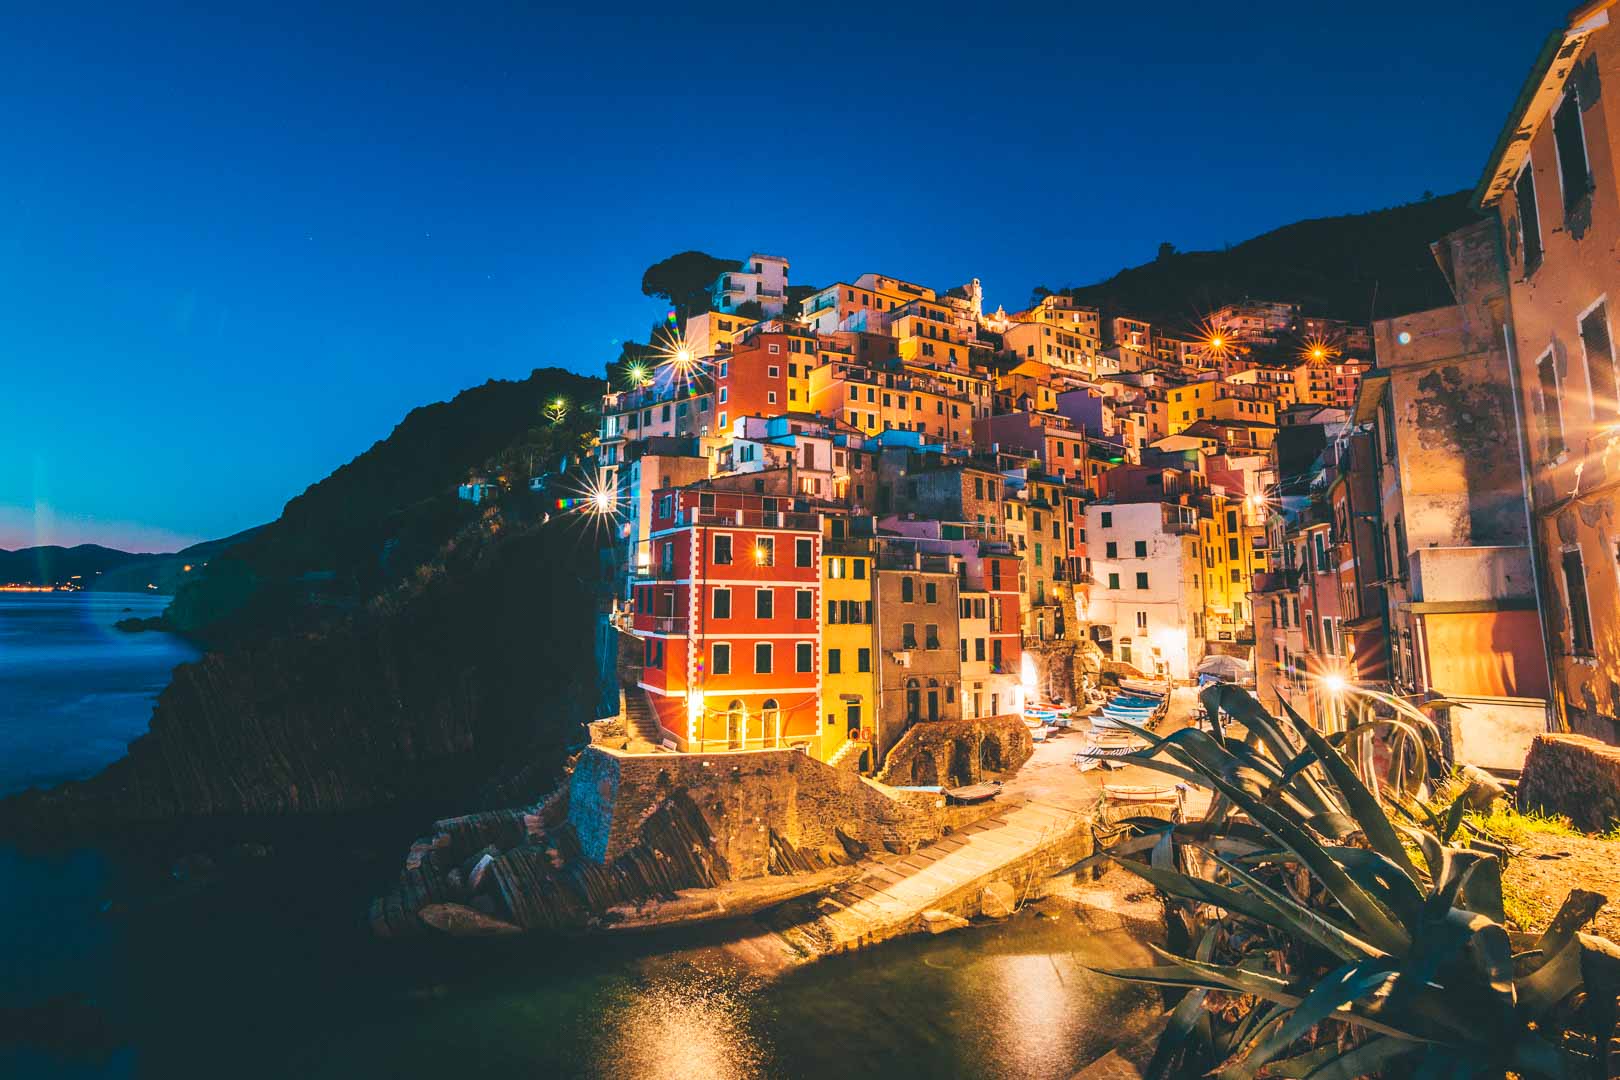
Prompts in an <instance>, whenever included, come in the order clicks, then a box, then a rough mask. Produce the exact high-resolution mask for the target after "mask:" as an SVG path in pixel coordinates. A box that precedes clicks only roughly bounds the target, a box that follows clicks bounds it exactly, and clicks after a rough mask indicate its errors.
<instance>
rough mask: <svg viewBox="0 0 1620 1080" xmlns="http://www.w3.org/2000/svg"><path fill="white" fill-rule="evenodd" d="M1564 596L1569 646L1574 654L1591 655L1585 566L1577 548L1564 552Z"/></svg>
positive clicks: (1590, 617)
mask: <svg viewBox="0 0 1620 1080" xmlns="http://www.w3.org/2000/svg"><path fill="white" fill-rule="evenodd" d="M1563 562H1564V596H1565V599H1566V601H1567V604H1568V607H1569V646H1570V651H1571V652H1573V653H1574V654H1575V655H1576V656H1591V655H1592V613H1591V609H1590V608H1588V607H1587V603H1586V567H1585V566H1584V565H1583V564H1582V563H1581V552H1580V549H1579V548H1571V549H1570V550H1568V551H1565V552H1564V556H1563Z"/></svg>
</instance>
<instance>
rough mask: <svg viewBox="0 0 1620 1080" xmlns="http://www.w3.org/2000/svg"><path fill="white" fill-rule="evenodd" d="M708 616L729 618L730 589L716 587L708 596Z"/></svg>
mask: <svg viewBox="0 0 1620 1080" xmlns="http://www.w3.org/2000/svg"><path fill="white" fill-rule="evenodd" d="M709 618H711V619H729V618H731V590H730V589H716V590H714V592H713V593H711V594H710V596H709Z"/></svg>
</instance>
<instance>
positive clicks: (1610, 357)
mask: <svg viewBox="0 0 1620 1080" xmlns="http://www.w3.org/2000/svg"><path fill="white" fill-rule="evenodd" d="M1580 325H1581V351H1582V352H1583V353H1584V354H1585V355H1586V377H1587V379H1588V380H1590V381H1591V384H1592V416H1593V418H1594V419H1597V420H1600V421H1607V420H1609V419H1611V418H1613V417H1615V416H1617V415H1620V401H1616V394H1615V379H1614V347H1613V344H1612V343H1611V342H1610V341H1609V309H1608V305H1607V304H1606V303H1604V302H1603V301H1602V300H1599V301H1598V302H1597V303H1596V304H1595V305H1593V306H1592V307H1591V308H1589V309H1588V310H1587V312H1586V313H1585V314H1584V315H1582V316H1581V324H1580Z"/></svg>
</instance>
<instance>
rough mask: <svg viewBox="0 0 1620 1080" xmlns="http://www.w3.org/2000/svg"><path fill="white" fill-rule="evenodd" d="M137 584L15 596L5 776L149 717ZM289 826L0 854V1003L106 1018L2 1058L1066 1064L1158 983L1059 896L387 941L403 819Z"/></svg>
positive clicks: (71, 755) (1016, 1071)
mask: <svg viewBox="0 0 1620 1080" xmlns="http://www.w3.org/2000/svg"><path fill="white" fill-rule="evenodd" d="M136 599H139V600H148V603H150V600H149V599H148V598H136ZM126 603H131V601H130V600H129V599H128V598H117V599H114V600H111V601H109V600H108V599H107V598H106V597H92V596H87V595H80V596H45V597H31V596H28V597H21V598H17V599H13V598H12V597H9V596H0V701H3V702H4V704H3V705H0V708H3V710H4V711H3V712H0V717H3V718H4V721H3V724H0V777H3V778H4V779H3V782H0V789H4V790H10V789H15V788H17V787H19V786H22V785H24V784H27V783H29V782H33V781H40V780H46V779H57V778H61V777H66V776H74V775H84V774H86V773H87V772H89V771H91V770H93V769H94V768H95V767H96V766H97V765H98V764H99V763H101V762H104V761H107V760H111V759H112V758H115V757H116V756H118V754H120V753H121V752H122V748H123V745H124V743H125V742H127V741H128V739H129V738H130V737H132V736H133V735H135V734H138V733H139V732H140V731H141V730H142V729H143V728H144V726H145V723H146V720H147V717H148V714H149V712H150V707H151V701H152V698H153V696H154V695H155V692H156V690H157V689H158V688H159V687H161V685H162V684H163V682H164V681H165V679H166V677H167V673H168V670H169V669H170V668H171V667H172V665H173V664H174V663H176V662H179V661H181V660H184V659H187V658H188V655H189V654H188V653H187V652H186V649H185V646H184V645H183V644H181V643H178V642H174V641H172V640H165V639H163V638H161V637H157V636H153V635H144V634H143V635H135V636H133V637H126V636H124V635H116V634H113V633H111V632H109V631H108V630H107V629H106V627H107V626H109V625H110V623H111V621H112V620H113V619H116V618H118V617H119V616H120V615H121V614H122V612H120V611H118V610H117V609H118V608H121V607H123V606H124V605H125V604H126ZM143 613H144V612H143ZM30 658H32V662H31V661H30ZM98 755H99V757H98ZM300 828H301V830H302V831H301V832H299V833H296V834H294V833H291V832H288V831H287V830H285V829H282V830H281V831H279V832H277V833H275V834H274V835H271V834H269V833H267V834H266V836H265V839H266V840H267V841H269V842H271V843H272V844H273V847H274V850H273V853H272V854H270V855H268V856H265V855H262V854H252V855H250V854H246V853H244V854H241V855H240V856H236V857H231V856H222V857H221V860H220V868H219V872H218V873H217V874H213V875H205V876H204V877H203V879H202V880H190V881H185V882H181V881H176V880H175V879H174V878H173V877H172V876H171V875H170V874H168V873H167V870H166V863H165V862H164V861H161V860H157V859H154V858H152V857H150V856H149V855H137V854H134V853H132V852H128V851H124V850H122V849H121V848H118V847H113V846H109V847H108V848H105V849H101V850H85V851H76V852H67V853H60V854H53V855H50V856H40V855H36V854H23V853H21V852H19V851H17V850H14V849H6V848H0V1009H4V1008H7V1007H11V1008H15V1007H18V1006H22V1005H28V1004H32V1003H36V1002H39V1001H41V1000H44V999H48V998H51V997H54V996H57V995H62V994H70V993H72V994H80V995H83V996H84V997H85V999H87V1000H88V1001H89V1002H90V1003H92V1005H93V1006H94V1009H95V1010H96V1012H95V1013H94V1015H95V1016H97V1017H99V1018H101V1019H102V1020H104V1022H105V1024H106V1026H107V1030H106V1037H105V1038H104V1039H88V1038H84V1039H77V1040H70V1042H73V1043H74V1046H73V1047H72V1048H70V1049H66V1050H64V1049H63V1048H60V1047H58V1048H55V1049H52V1050H44V1049H41V1048H40V1047H38V1046H32V1047H26V1048H25V1047H19V1046H17V1045H15V1044H11V1045H7V1044H6V1043H5V1042H4V1041H0V1077H8V1078H9V1077H35V1076H38V1077H90V1076H95V1077H104V1076H112V1077H135V1076H140V1077H148V1076H150V1077H171V1076H187V1077H189V1076H208V1077H214V1076H231V1077H252V1078H258V1077H318V1078H324V1077H331V1078H338V1077H344V1078H352V1077H371V1076H378V1077H390V1078H396V1077H397V1078H412V1077H424V1078H425V1077H434V1078H445V1077H472V1076H478V1077H484V1076H491V1077H507V1076H510V1077H536V1078H544V1077H571V1076H601V1077H628V1078H647V1080H652V1078H665V1077H668V1078H676V1077H693V1078H698V1080H729V1078H732V1077H754V1076H760V1077H778V1076H781V1077H799V1076H803V1077H817V1076H837V1077H840V1078H854V1077H866V1076H884V1077H944V1076H994V1077H1057V1078H1062V1077H1068V1076H1070V1075H1072V1073H1073V1072H1074V1071H1075V1069H1076V1067H1077V1066H1078V1065H1079V1064H1081V1063H1083V1062H1085V1061H1087V1060H1089V1059H1091V1058H1092V1057H1095V1056H1097V1055H1098V1054H1100V1053H1101V1052H1102V1051H1103V1050H1105V1049H1107V1048H1108V1047H1109V1046H1111V1045H1113V1044H1114V1042H1115V1041H1116V1040H1117V1039H1119V1038H1121V1037H1123V1036H1124V1035H1125V1034H1126V1033H1127V1031H1128V1030H1129V1029H1130V1028H1132V1027H1133V1026H1134V1025H1139V1024H1140V1023H1142V1022H1143V1021H1144V1020H1145V1018H1146V1011H1147V1008H1148V1007H1149V1006H1150V1004H1151V1002H1152V1001H1153V998H1152V997H1151V996H1150V995H1149V994H1147V993H1145V992H1143V991H1141V990H1139V989H1135V988H1129V987H1124V986H1122V985H1120V984H1116V983H1113V982H1111V981H1109V980H1105V979H1101V978H1099V977H1097V976H1095V975H1092V974H1091V973H1089V972H1088V971H1086V970H1085V969H1084V967H1083V965H1084V964H1086V963H1112V962H1116V961H1118V960H1119V959H1120V957H1121V955H1122V950H1125V949H1128V948H1130V943H1129V942H1128V941H1126V940H1124V939H1123V938H1119V937H1115V936H1113V935H1088V934H1087V933H1086V932H1085V931H1084V929H1083V928H1082V925H1081V923H1080V922H1079V920H1078V919H1077V917H1076V916H1075V915H1073V914H1072V913H1071V912H1067V911H1063V910H1055V911H1054V913H1053V914H1052V915H1050V916H1043V915H1036V914H1034V913H1026V914H1024V915H1021V916H1019V917H1017V918H1015V919H1014V920H1011V921H1009V922H1007V923H1004V924H1001V925H998V926H992V927H983V928H973V929H969V930H965V931H958V932H956V933H954V934H947V935H944V936H941V937H938V938H910V939H905V940H901V941H897V942H893V943H890V944H887V945H884V946H882V947H880V948H877V949H872V950H869V951H866V952H862V953H856V954H851V955H847V956H842V957H834V958H832V959H829V960H826V961H822V962H820V963H818V964H814V965H811V966H809V967H805V968H801V969H798V970H796V971H793V972H791V973H790V974H788V975H786V976H785V977H783V978H781V979H779V980H777V981H775V982H771V983H762V982H760V981H758V980H755V979H751V978H748V977H745V976H741V975H739V974H737V973H736V972H735V971H734V970H733V968H732V967H731V965H729V964H727V963H725V962H723V961H722V960H721V959H720V958H719V954H718V953H717V952H716V950H714V949H713V948H711V947H710V946H711V945H712V944H713V943H714V941H715V940H717V939H719V938H721V937H723V936H724V935H725V934H726V933H728V932H730V931H728V930H727V929H726V928H710V929H707V930H703V931H698V932H693V931H687V932H684V933H682V934H680V935H663V936H639V937H634V938H628V939H612V940H609V939H602V938H588V939H570V940H555V939H531V938H525V939H522V940H519V941H515V942H514V941H496V942H477V943H466V942H448V941H444V940H435V939H423V940H420V941H413V942H405V943H399V942H394V943H381V942H375V941H372V940H371V939H370V938H369V937H368V936H367V935H366V934H365V932H364V927H363V917H364V912H365V906H366V901H367V899H368V898H369V897H370V896H371V895H372V894H373V893H374V892H376V891H378V890H380V889H381V888H382V887H383V886H384V885H385V884H386V882H387V881H388V880H389V879H390V878H391V877H392V875H393V874H394V873H396V872H397V867H398V860H399V858H400V856H401V855H402V853H403V847H404V845H405V843H407V842H408V838H409V836H410V832H411V827H410V825H408V824H401V823H400V822H373V823H364V822H356V821H344V822H329V823H306V824H303V825H302V826H300Z"/></svg>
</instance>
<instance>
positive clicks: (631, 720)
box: [621, 686, 667, 746]
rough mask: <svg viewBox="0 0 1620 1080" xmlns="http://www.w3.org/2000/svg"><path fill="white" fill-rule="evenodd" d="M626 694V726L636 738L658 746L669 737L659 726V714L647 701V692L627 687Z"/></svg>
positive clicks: (634, 687)
mask: <svg viewBox="0 0 1620 1080" xmlns="http://www.w3.org/2000/svg"><path fill="white" fill-rule="evenodd" d="M621 692H622V693H623V694H624V726H625V729H626V730H627V731H628V732H629V733H630V734H631V735H632V736H634V737H635V738H637V739H640V740H642V741H643V742H649V743H652V744H653V745H654V746H657V745H658V744H659V743H661V742H663V741H664V739H665V738H666V737H667V736H665V734H664V729H663V728H661V727H659V726H658V714H657V713H655V712H653V707H652V702H650V701H648V700H647V691H645V690H643V689H642V688H641V687H639V686H627V687H625V688H624V689H623V690H622V691H621Z"/></svg>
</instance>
